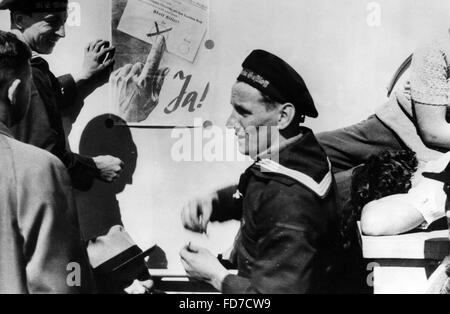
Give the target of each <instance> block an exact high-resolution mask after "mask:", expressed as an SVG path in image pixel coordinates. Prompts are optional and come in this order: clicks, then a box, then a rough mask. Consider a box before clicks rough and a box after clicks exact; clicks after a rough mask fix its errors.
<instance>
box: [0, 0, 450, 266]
mask: <svg viewBox="0 0 450 314" xmlns="http://www.w3.org/2000/svg"><path fill="white" fill-rule="evenodd" d="M210 2H211V18H210V30H209V32H208V34H207V36H206V37H207V38H208V39H213V40H214V41H215V48H214V50H213V52H212V53H213V54H214V58H213V59H214V60H215V61H214V62H212V64H210V65H208V67H206V68H205V67H201V68H199V69H198V71H199V72H201V71H206V72H208V73H214V77H213V80H212V82H211V83H212V88H213V89H214V91H213V95H214V99H212V100H211V102H210V104H209V106H211V113H212V118H213V121H214V122H215V123H216V124H217V125H220V126H224V123H225V121H226V117H227V115H228V114H229V111H230V107H229V105H228V103H229V91H230V88H231V86H232V84H233V82H234V80H235V78H236V75H237V74H238V73H239V70H240V64H241V62H242V60H243V59H244V58H245V56H246V55H247V54H248V53H249V52H250V51H251V50H252V49H255V48H263V49H267V50H269V51H272V52H274V53H276V54H278V55H279V56H280V57H282V58H283V59H285V60H286V61H287V62H289V63H290V64H291V65H293V66H294V67H295V68H296V69H298V71H299V72H300V74H301V75H302V76H303V77H304V79H305V81H306V82H307V84H308V86H309V88H310V91H311V93H312V94H313V96H314V98H315V100H316V103H317V107H318V110H319V112H320V117H319V119H317V120H315V121H308V125H310V126H311V127H313V128H314V130H316V131H323V130H331V129H334V128H338V127H342V126H346V125H350V124H352V123H355V122H358V121H360V120H361V119H364V118H365V117H367V116H368V115H370V114H372V113H373V112H374V108H375V107H376V106H378V105H380V104H381V103H382V102H383V101H384V100H385V99H386V98H385V97H386V96H385V95H386V85H387V84H388V82H389V80H390V78H391V76H392V74H393V72H394V71H395V70H396V69H397V67H398V66H399V65H400V63H401V62H402V61H403V60H404V59H405V58H406V57H407V56H408V55H409V54H410V53H411V52H412V51H413V50H414V48H415V47H416V46H417V45H418V44H419V43H420V42H422V41H423V40H427V39H429V38H431V37H434V36H436V35H437V34H445V32H447V30H448V27H449V26H450V2H449V1H447V0H433V1H426V0H396V1H392V0H379V1H376V3H378V4H379V5H380V8H381V25H380V26H379V27H370V26H369V25H368V23H367V18H368V15H369V13H370V12H369V11H368V10H367V5H368V4H369V3H371V1H362V0H341V1H335V0H316V1H312V0H309V1H306V0H211V1H210ZM79 3H80V4H81V8H82V15H81V18H82V23H81V26H80V27H69V28H68V31H67V39H65V40H64V41H62V42H61V43H60V44H59V46H58V48H57V50H56V51H55V54H54V56H52V57H50V58H49V60H50V62H51V64H52V68H53V69H54V70H55V72H56V73H59V74H63V73H66V72H71V71H74V70H75V69H77V68H78V67H79V66H80V65H81V57H82V48H83V46H84V45H85V43H87V42H88V41H90V40H93V39H96V38H98V37H103V38H109V37H110V26H109V25H110V17H109V12H110V9H109V1H108V0H96V1H89V0H79ZM8 21H9V18H8V17H7V16H6V15H4V14H3V13H2V14H1V15H0V27H1V28H2V29H3V28H5V27H7V26H8ZM200 57H201V55H200ZM108 108H109V107H108V97H107V88H103V89H102V90H99V91H97V92H96V93H95V94H94V95H93V96H92V97H90V98H89V100H88V101H87V104H86V107H85V109H84V110H83V112H82V114H81V116H80V118H79V121H78V122H77V125H76V126H75V128H74V130H73V132H72V134H71V144H72V147H73V148H74V149H75V150H76V148H77V145H78V140H79V136H80V134H81V132H82V130H83V128H84V126H85V125H86V123H87V122H88V121H89V120H90V119H91V118H93V117H94V116H96V115H98V114H101V113H104V112H107V111H108ZM133 136H134V140H135V142H136V144H137V146H138V153H139V160H138V165H137V170H136V173H135V176H134V184H133V185H132V186H128V187H127V189H126V190H125V191H124V192H123V193H122V194H121V195H120V196H119V201H120V205H121V208H122V215H123V218H124V222H125V225H126V227H127V228H128V229H129V230H130V232H131V233H132V235H133V236H134V237H135V238H136V240H137V241H138V242H139V243H140V244H141V245H143V246H147V245H149V244H150V243H152V242H156V243H158V244H159V245H160V246H161V247H162V248H163V249H164V250H165V251H166V253H167V255H168V259H169V263H170V264H169V266H170V268H179V267H180V265H179V262H178V256H177V254H178V250H179V248H180V247H181V246H182V245H183V244H185V243H187V242H188V241H189V240H190V239H196V240H197V241H201V242H205V244H208V245H209V246H211V247H216V248H219V247H220V248H223V247H226V246H227V245H228V244H229V242H230V238H231V237H232V234H231V232H229V231H228V228H225V229H224V228H223V227H217V228H213V230H212V231H211V235H210V236H211V239H206V238H200V237H195V236H194V235H191V234H190V233H188V232H185V231H184V230H183V229H182V226H181V224H180V221H179V209H180V207H181V205H182V204H183V203H184V202H185V201H186V200H188V199H190V198H191V197H193V196H194V195H196V194H198V193H200V194H201V193H203V192H205V191H208V190H211V189H214V188H216V187H221V186H223V185H227V184H229V183H231V182H235V181H237V178H238V176H239V173H240V172H241V171H242V170H243V169H244V168H245V167H246V165H247V164H246V163H236V164H230V163H175V162H173V161H171V159H170V149H171V145H172V144H173V142H174V141H173V140H171V139H170V132H168V131H148V130H139V131H133ZM233 228H234V227H230V229H233ZM224 234H226V236H224Z"/></svg>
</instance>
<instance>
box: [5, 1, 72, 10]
mask: <svg viewBox="0 0 450 314" xmlns="http://www.w3.org/2000/svg"><path fill="white" fill-rule="evenodd" d="M67 5H68V0H0V10H13V11H14V10H18V11H26V12H63V11H66V10H67Z"/></svg>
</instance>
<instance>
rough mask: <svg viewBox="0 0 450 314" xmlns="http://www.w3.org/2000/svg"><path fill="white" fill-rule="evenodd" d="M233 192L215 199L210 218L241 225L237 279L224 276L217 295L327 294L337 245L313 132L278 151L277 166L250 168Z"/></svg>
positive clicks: (331, 186) (328, 179)
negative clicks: (234, 220)
mask: <svg viewBox="0 0 450 314" xmlns="http://www.w3.org/2000/svg"><path fill="white" fill-rule="evenodd" d="M234 192H235V193H234V194H233V192H232V191H230V189H228V190H224V191H221V192H220V193H219V201H218V203H216V204H214V215H213V217H212V219H213V220H218V221H224V220H228V219H239V220H241V229H240V234H239V237H238V240H237V243H236V253H237V264H238V270H239V273H238V276H234V275H230V276H227V277H226V278H225V280H224V283H223V292H224V293H230V294H242V293H264V294H272V293H276V294H285V293H289V294H300V293H301V294H303V293H328V292H332V287H331V286H332V285H331V282H332V276H331V273H332V271H333V269H334V267H335V266H336V265H337V264H338V263H337V261H336V260H335V259H337V257H338V256H339V254H338V251H339V248H340V247H341V246H340V236H339V232H338V219H337V214H336V201H335V183H334V178H333V175H332V173H331V170H330V164H329V161H328V158H327V156H326V155H325V153H324V151H323V149H322V148H321V147H320V145H319V144H318V142H317V140H316V138H315V136H314V134H313V133H312V131H311V130H309V129H306V128H303V136H302V137H301V138H300V139H299V140H298V141H296V142H294V143H292V144H290V145H289V146H287V147H285V148H284V149H282V150H281V151H280V153H279V164H277V163H275V162H273V161H267V160H260V161H258V162H256V163H255V164H254V165H252V166H251V167H250V168H249V169H248V170H247V171H246V172H245V173H244V174H243V175H242V177H241V180H240V184H239V190H238V191H237V192H236V190H235V191H234ZM232 195H233V196H234V199H233V198H232V197H231V196H232ZM240 196H241V197H240ZM239 197H240V199H236V198H239Z"/></svg>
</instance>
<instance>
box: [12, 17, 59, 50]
mask: <svg viewBox="0 0 450 314" xmlns="http://www.w3.org/2000/svg"><path fill="white" fill-rule="evenodd" d="M67 17H68V14H67V11H62V12H39V13H30V14H26V13H22V12H15V13H13V24H14V26H15V27H16V28H18V29H19V30H20V31H21V32H22V35H23V40H24V41H25V42H26V43H27V44H28V45H29V46H30V48H31V49H32V50H33V51H36V52H37V53H40V54H51V53H52V52H53V49H54V48H55V45H56V43H57V42H58V40H59V39H61V38H64V37H65V36H66V30H65V23H66V21H67Z"/></svg>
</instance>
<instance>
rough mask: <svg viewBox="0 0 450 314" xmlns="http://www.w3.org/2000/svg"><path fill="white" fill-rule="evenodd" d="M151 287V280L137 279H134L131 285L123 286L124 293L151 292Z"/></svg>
mask: <svg viewBox="0 0 450 314" xmlns="http://www.w3.org/2000/svg"><path fill="white" fill-rule="evenodd" d="M152 289H153V281H152V280H146V281H139V280H135V281H134V282H133V283H132V284H131V286H129V287H128V288H125V289H124V291H125V293H126V294H151V293H152Z"/></svg>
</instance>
